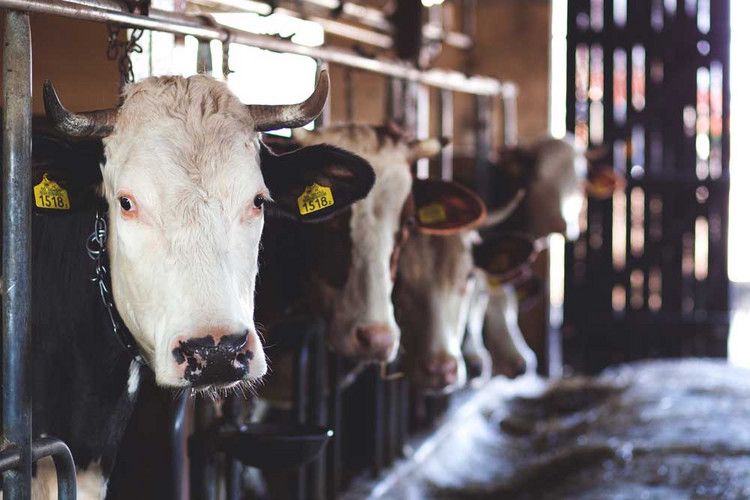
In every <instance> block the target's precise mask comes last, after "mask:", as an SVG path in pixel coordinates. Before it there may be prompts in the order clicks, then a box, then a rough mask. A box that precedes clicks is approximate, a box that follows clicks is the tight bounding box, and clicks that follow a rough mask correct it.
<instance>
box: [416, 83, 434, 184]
mask: <svg viewBox="0 0 750 500" xmlns="http://www.w3.org/2000/svg"><path fill="white" fill-rule="evenodd" d="M413 87H414V90H413V92H414V97H415V104H416V108H415V109H416V112H415V116H414V120H415V123H414V127H415V128H416V136H417V138H418V139H425V138H427V137H429V135H430V88H429V87H428V86H427V85H419V84H414V85H413ZM417 177H418V178H420V179H427V178H429V177H430V159H429V158H421V159H419V160H417Z"/></svg>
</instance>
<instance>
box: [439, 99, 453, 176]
mask: <svg viewBox="0 0 750 500" xmlns="http://www.w3.org/2000/svg"><path fill="white" fill-rule="evenodd" d="M440 135H442V136H443V137H449V138H450V139H451V140H453V92H451V91H450V90H445V89H443V90H441V91H440ZM440 178H441V179H443V180H444V181H449V180H452V179H453V144H448V145H447V146H445V147H444V148H443V150H442V151H441V152H440Z"/></svg>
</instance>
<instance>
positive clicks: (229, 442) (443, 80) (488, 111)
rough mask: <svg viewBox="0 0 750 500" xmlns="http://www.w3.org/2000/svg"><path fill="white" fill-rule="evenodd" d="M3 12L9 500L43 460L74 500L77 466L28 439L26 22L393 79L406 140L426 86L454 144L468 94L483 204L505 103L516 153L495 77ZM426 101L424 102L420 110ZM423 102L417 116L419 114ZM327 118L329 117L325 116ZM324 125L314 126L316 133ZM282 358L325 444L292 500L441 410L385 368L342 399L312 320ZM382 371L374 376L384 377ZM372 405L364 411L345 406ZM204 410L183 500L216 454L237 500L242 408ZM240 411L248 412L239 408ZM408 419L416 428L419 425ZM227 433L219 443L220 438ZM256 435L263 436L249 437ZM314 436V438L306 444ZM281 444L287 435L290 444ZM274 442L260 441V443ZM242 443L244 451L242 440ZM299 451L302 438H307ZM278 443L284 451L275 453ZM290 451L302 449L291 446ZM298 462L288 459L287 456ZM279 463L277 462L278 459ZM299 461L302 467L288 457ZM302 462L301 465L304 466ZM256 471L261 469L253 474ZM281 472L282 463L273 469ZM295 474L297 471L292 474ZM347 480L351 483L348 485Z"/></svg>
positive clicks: (211, 488) (67, 12) (182, 406)
mask: <svg viewBox="0 0 750 500" xmlns="http://www.w3.org/2000/svg"><path fill="white" fill-rule="evenodd" d="M0 8H2V9H4V10H5V11H6V17H5V23H6V29H5V51H4V59H3V88H4V98H5V105H4V109H3V144H4V148H3V199H2V208H3V256H4V259H3V380H4V387H3V433H4V436H5V438H6V440H7V443H6V446H5V448H4V450H3V451H2V452H0V470H2V471H4V475H3V487H4V494H5V497H6V498H9V499H17V498H24V499H27V498H30V494H31V493H30V492H31V464H32V462H34V461H37V460H39V459H41V458H43V457H46V456H50V457H52V458H53V459H54V462H55V466H56V468H57V473H58V488H59V490H58V491H59V497H60V498H65V499H67V498H70V499H73V498H75V497H76V481H75V467H74V464H73V460H72V456H71V453H70V451H69V450H68V448H67V446H66V445H65V444H64V443H63V442H62V441H59V440H56V439H54V438H51V437H45V438H42V439H39V440H35V441H34V442H33V443H32V440H31V436H32V434H31V392H30V340H31V339H30V333H31V332H30V327H31V313H32V312H31V310H30V304H31V265H32V263H31V259H30V255H31V251H30V250H31V203H30V201H31V200H30V199H29V196H30V193H31V191H32V189H31V188H32V182H31V104H32V99H31V97H32V96H31V33H30V27H29V13H38V14H47V15H54V16H62V17H68V18H73V19H79V20H85V21H93V22H100V23H108V24H111V25H116V26H122V27H127V28H133V29H146V30H153V31H162V32H168V33H173V34H179V35H192V36H195V37H196V38H198V39H199V40H201V41H203V42H205V41H206V40H220V41H221V42H222V43H224V44H229V43H239V44H244V45H249V46H253V47H257V48H261V49H266V50H271V51H275V52H286V53H294V54H299V55H305V56H309V57H313V58H315V59H317V60H319V61H321V62H327V63H331V64H336V65H341V66H344V67H347V68H352V69H356V70H361V71H366V72H371V73H376V74H380V75H384V76H387V77H390V83H389V114H390V116H391V117H392V118H393V119H394V121H395V122H397V123H398V124H399V125H401V126H402V127H403V128H404V129H405V130H406V131H407V132H410V133H413V134H417V133H425V127H429V125H428V122H427V121H426V119H425V117H426V116H428V115H426V114H424V113H428V110H427V109H426V107H425V106H424V103H425V102H426V103H427V105H428V106H429V93H428V92H429V90H428V89H429V87H434V88H437V89H439V91H440V94H439V99H440V100H439V102H440V108H441V109H440V129H441V132H442V133H443V134H444V135H448V136H451V135H452V133H453V116H452V109H453V92H462V93H467V94H473V95H474V96H475V99H476V103H475V105H476V127H475V161H476V164H475V170H474V176H475V181H476V188H477V190H478V192H479V193H480V195H482V196H483V197H484V198H485V200H486V201H488V202H489V203H490V204H491V202H492V200H489V199H488V198H489V196H490V193H489V191H488V187H489V184H488V183H487V182H486V181H487V174H488V167H489V157H490V148H491V145H492V131H493V128H492V123H491V122H492V120H493V102H494V99H497V98H498V97H502V106H503V120H504V124H503V137H504V142H505V144H507V145H514V144H515V142H516V137H517V124H516V105H515V97H516V88H515V86H514V85H513V84H510V83H505V84H503V83H500V82H499V81H497V80H494V79H491V78H484V77H478V76H472V77H467V76H466V75H463V74H461V73H458V72H455V71H445V70H437V69H431V70H418V69H416V68H415V67H413V66H411V65H408V64H406V63H403V62H397V61H385V60H376V59H373V58H367V57H364V56H361V55H359V54H357V53H355V52H353V51H347V50H342V49H336V48H328V47H307V46H301V45H297V44H295V43H292V42H291V41H288V40H285V39H280V38H275V37H272V36H267V35H258V34H255V33H250V32H247V31H242V30H239V29H235V28H229V27H226V26H219V25H217V24H215V23H213V22H212V21H211V20H210V19H208V18H206V17H203V16H201V17H198V16H190V15H185V14H179V13H174V12H167V11H159V10H157V9H151V11H150V13H149V15H148V16H144V15H138V14H134V13H131V12H129V11H128V10H127V9H126V8H124V6H123V5H122V4H121V3H120V2H117V1H114V0H76V1H72V0H71V1H64V0H45V1H42V0H0ZM446 40H448V43H450V44H454V45H456V44H457V45H459V46H460V45H461V44H462V43H463V42H462V40H464V38H462V36H461V34H458V33H454V34H452V36H450V37H448V38H447V39H446ZM425 96H426V97H427V98H426V99H425ZM420 102H421V103H422V104H421V105H419V104H418V103H420ZM324 116H325V113H324ZM319 124H321V123H319ZM440 165H441V168H440V173H439V176H440V177H441V178H443V179H451V178H452V174H453V173H452V156H451V150H450V149H449V148H448V149H446V150H445V151H443V153H442V157H441V160H440ZM426 166H427V165H425V163H422V164H421V165H419V166H418V169H417V176H418V177H421V178H425V177H428V176H429V175H430V172H429V169H428V168H425V167H426ZM288 329H289V332H290V334H289V335H287V338H288V341H289V345H288V349H289V350H290V351H292V352H294V353H295V363H294V365H295V366H294V380H295V391H294V395H295V398H294V400H295V403H294V411H293V415H294V420H295V422H294V423H295V424H297V425H303V426H307V427H305V428H307V429H309V428H310V426H314V427H316V428H317V429H321V430H322V431H321V432H322V435H317V436H312V437H315V438H317V439H319V440H320V439H322V444H323V445H325V442H326V441H328V439H329V438H330V437H331V433H330V432H329V431H328V429H329V428H330V429H333V430H334V432H336V433H340V434H334V437H333V439H332V440H331V441H332V442H331V443H329V445H328V448H327V450H326V453H325V455H324V456H323V457H322V458H321V459H319V460H317V461H316V462H313V463H312V464H311V465H309V466H306V467H304V466H302V467H300V468H299V469H298V471H297V473H296V474H295V477H294V486H293V488H292V490H293V494H292V497H293V498H305V497H310V498H324V497H328V498H335V497H336V496H337V495H338V493H339V492H340V491H341V488H342V483H343V480H344V479H345V478H344V477H342V472H343V469H342V467H343V461H344V460H347V461H348V460H352V456H351V454H350V453H349V454H347V452H346V450H344V449H343V445H344V444H345V443H344V440H343V439H342V436H343V437H350V438H352V439H353V437H354V435H355V434H359V437H360V438H362V437H365V436H370V437H371V439H369V440H368V441H369V442H367V443H364V446H365V449H366V454H365V456H363V457H359V459H360V462H361V463H358V464H357V467H355V468H354V469H351V468H350V469H347V471H346V472H347V473H348V474H349V475H350V476H351V474H352V470H354V471H357V472H359V473H361V472H362V471H366V470H368V469H369V470H371V471H372V473H373V474H375V475H377V474H379V473H380V471H382V470H383V469H384V468H385V467H387V466H388V465H390V464H391V463H393V461H394V460H395V459H396V458H398V457H400V456H402V454H403V449H404V444H405V442H406V439H407V435H408V434H409V432H410V430H411V429H413V428H415V427H421V428H425V427H429V426H430V425H432V423H434V421H435V418H436V415H437V414H438V413H439V412H440V411H441V410H443V409H444V408H445V407H446V406H447V399H446V398H438V399H425V398H417V399H416V406H417V407H418V408H419V411H418V412H417V413H418V415H417V416H416V417H415V412H414V411H413V406H414V405H412V404H410V402H411V398H410V392H409V387H408V383H407V381H406V380H405V379H403V378H400V377H398V376H389V375H388V374H387V373H385V367H379V366H377V367H370V368H367V369H366V370H365V373H363V374H361V376H360V377H358V379H357V381H356V382H354V383H353V385H351V387H354V385H356V384H362V385H364V386H365V387H366V390H364V391H354V390H347V389H346V388H345V387H342V386H341V385H340V384H339V383H338V381H339V379H340V378H341V373H342V371H343V369H344V360H343V359H342V358H341V357H340V356H338V355H335V354H332V353H327V352H326V349H325V343H324V335H325V326H324V325H323V324H322V323H321V322H320V321H318V320H315V319H314V318H305V319H304V321H302V322H298V323H290V324H289V325H288ZM326 369H327V370H328V380H329V387H328V395H326V394H325V390H324V387H323V386H324V379H325V377H324V370H326ZM381 370H382V371H381ZM362 394H370V395H372V397H371V398H370V401H369V402H368V403H367V404H363V401H361V398H360V400H357V398H356V397H354V399H353V401H348V400H347V399H351V398H352V395H355V396H356V395H362ZM187 400H188V397H187V396H184V397H181V398H178V399H177V400H176V401H175V402H174V404H173V411H172V420H171V422H172V424H171V429H170V431H169V432H170V436H171V438H170V439H171V443H172V445H171V446H172V453H171V464H170V468H171V471H172V475H171V478H172V479H171V481H170V483H171V488H170V489H171V491H170V497H171V498H175V499H181V498H184V497H185V492H184V488H183V481H182V477H183V475H182V471H183V468H184V460H183V458H184V457H185V450H184V439H183V438H184V432H185V427H184V423H185V411H186V408H187V407H188V405H187V404H186V403H187ZM209 410H210V408H208V405H205V404H201V403H200V402H198V403H197V405H196V413H195V415H194V419H193V421H194V423H195V428H196V432H195V433H194V435H193V436H192V437H191V440H190V454H189V457H190V471H191V474H190V485H191V488H190V489H191V495H190V496H191V498H196V499H199V498H214V494H215V492H216V484H217V481H219V477H218V476H217V474H218V470H217V469H216V467H213V466H212V464H211V463H210V461H211V460H212V458H213V457H214V456H215V455H216V453H218V452H223V453H224V454H225V457H229V458H225V459H224V466H223V473H224V479H225V485H226V493H227V498H230V499H233V498H241V491H240V473H241V466H240V462H239V460H243V459H244V460H245V461H246V462H249V463H253V460H252V459H250V458H248V457H247V456H246V455H247V453H246V450H245V451H243V450H242V449H241V448H242V446H241V445H242V444H243V443H247V440H248V439H250V440H252V436H253V433H248V432H247V430H248V428H249V426H252V425H254V424H248V423H247V422H245V421H243V419H242V415H243V414H244V413H243V408H242V402H241V401H238V400H237V398H236V397H230V398H228V400H227V401H226V402H225V403H224V408H223V410H224V411H223V421H222V422H219V423H217V422H215V421H214V420H213V417H212V415H210V413H211V412H210V411H209ZM245 411H246V408H245ZM345 415H346V416H347V417H348V419H347V422H349V423H351V422H353V421H358V423H359V424H360V427H359V429H360V430H364V431H365V432H359V433H356V432H348V433H347V432H346V431H345V430H344V427H343V424H344V416H345ZM415 419H416V420H415ZM415 422H416V423H415ZM217 424H218V425H223V426H224V428H223V431H224V434H223V437H222V438H221V439H218V441H213V438H215V437H216V436H217V435H216V434H215V430H216V429H217V428H218V427H217ZM227 426H228V428H229V429H230V432H228V433H227V432H226V429H227ZM256 436H262V434H256ZM302 437H304V436H302ZM307 437H310V436H307ZM287 438H288V436H287ZM284 439H285V438H283V437H282V438H280V439H279V440H277V442H276V443H272V442H271V441H269V440H268V439H267V438H262V437H260V438H259V440H258V441H256V443H258V444H262V443H266V444H269V443H270V444H277V445H278V444H279V443H280V442H282V441H284ZM243 440H244V441H243ZM303 441H304V439H303ZM283 446H284V445H283V443H281V448H280V449H283ZM295 451H296V452H302V454H303V455H304V451H305V450H303V449H302V450H301V449H300V448H299V447H297V448H295ZM291 455H295V453H291ZM275 458H277V459H278V460H280V461H282V462H283V460H284V459H285V458H286V457H285V456H279V457H275ZM294 459H295V460H297V461H299V460H300V457H299V456H298V457H296V458H294ZM303 462H304V460H303V461H302V462H301V463H303ZM256 465H257V464H256ZM276 465H278V464H276ZM295 465H298V464H295ZM346 479H351V477H348V478H346Z"/></svg>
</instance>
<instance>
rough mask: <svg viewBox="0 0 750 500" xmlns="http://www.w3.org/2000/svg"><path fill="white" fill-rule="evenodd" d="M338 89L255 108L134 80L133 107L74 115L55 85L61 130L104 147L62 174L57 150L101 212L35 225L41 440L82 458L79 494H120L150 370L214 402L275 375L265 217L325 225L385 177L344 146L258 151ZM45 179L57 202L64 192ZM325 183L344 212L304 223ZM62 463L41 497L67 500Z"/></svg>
mask: <svg viewBox="0 0 750 500" xmlns="http://www.w3.org/2000/svg"><path fill="white" fill-rule="evenodd" d="M327 95H328V77H327V74H326V73H325V72H323V73H321V76H320V80H319V82H318V86H317V88H316V90H315V92H314V93H313V95H312V96H311V97H310V98H308V99H307V100H306V101H304V102H302V103H300V104H293V105H283V106H256V105H252V106H245V105H243V104H242V103H241V102H240V101H239V99H237V97H235V96H234V95H233V94H232V93H231V92H230V91H229V89H228V88H227V86H226V84H224V83H222V82H219V81H216V80H214V79H212V78H210V77H208V76H193V77H190V78H182V77H177V76H175V77H160V78H148V79H146V80H143V81H141V82H138V83H134V84H131V85H129V86H127V87H126V89H125V91H124V94H123V104H122V106H121V107H120V108H119V109H114V110H101V111H91V112H85V113H72V112H70V111H68V110H66V109H65V108H64V107H63V105H62V104H61V102H60V100H59V99H58V96H57V94H56V92H55V90H54V88H53V87H52V85H51V84H50V83H49V82H47V83H46V84H45V94H44V98H45V107H46V109H47V116H48V117H49V119H50V121H51V123H52V125H53V127H54V128H55V129H56V130H57V131H59V132H61V133H62V134H65V135H67V136H69V137H72V138H75V139H77V140H79V141H80V140H84V139H92V140H93V139H103V144H104V155H103V158H101V165H99V164H98V163H97V160H98V158H96V159H94V160H93V161H88V162H83V161H82V162H77V161H76V162H74V163H73V164H68V165H56V164H55V163H56V162H57V163H61V161H60V158H61V156H60V155H62V157H64V155H66V154H69V153H68V152H69V151H75V150H76V147H77V146H76V145H75V144H68V145H67V146H66V147H65V148H59V149H60V150H61V151H62V153H60V151H57V152H56V154H53V155H52V156H51V163H52V164H55V165H54V166H55V167H60V168H59V169H57V172H58V173H60V175H63V174H62V172H67V173H68V174H69V178H68V180H69V184H65V183H64V186H68V188H69V189H71V192H70V195H71V196H70V199H71V201H73V202H75V201H76V198H75V196H74V194H75V193H76V192H77V191H75V189H77V188H75V187H71V186H73V185H74V184H75V183H77V182H79V181H81V179H89V180H90V181H91V182H92V183H93V184H94V185H92V186H89V187H90V188H91V189H90V192H93V193H97V194H96V195H94V196H95V197H97V200H96V202H95V205H96V206H77V207H73V208H74V210H70V211H63V212H62V213H60V214H58V215H56V216H55V217H49V218H47V217H38V218H35V220H34V242H35V245H34V255H33V259H34V267H33V271H34V276H33V280H34V281H33V282H34V290H35V294H34V297H33V300H34V303H33V308H34V311H35V315H34V321H33V325H32V328H33V332H34V338H35V339H36V343H37V346H38V348H37V349H34V353H33V354H34V363H33V365H34V377H33V379H34V380H35V384H34V398H33V400H34V415H33V418H34V431H35V433H37V435H38V434H41V433H43V434H49V435H52V436H55V437H59V438H62V439H63V440H64V441H65V442H66V443H67V444H68V446H69V447H70V448H71V450H72V452H73V456H74V459H75V460H76V465H77V467H78V468H79V479H80V481H79V485H80V489H79V498H103V496H104V494H105V492H106V482H107V478H108V476H109V474H110V472H111V470H112V467H113V464H114V459H115V457H116V455H117V448H118V446H119V442H120V439H121V437H122V434H123V431H124V430H125V426H126V425H127V422H128V420H129V418H130V415H131V412H132V410H133V406H134V403H135V397H136V394H137V392H138V386H139V383H140V375H141V372H142V370H145V369H153V370H154V372H155V375H156V381H157V383H159V384H160V385H163V386H169V387H175V388H193V389H196V390H201V391H211V392H216V391H226V390H228V389H229V388H232V387H238V386H239V387H243V386H247V385H249V384H251V383H253V382H254V381H257V380H258V379H259V378H260V377H261V376H262V375H264V374H265V372H266V357H265V354H264V350H263V346H262V345H261V342H260V339H259V337H258V334H257V333H256V329H255V322H254V308H255V279H256V275H257V272H258V261H257V257H258V248H259V242H260V238H261V232H262V231H263V226H264V220H265V218H266V216H265V214H266V212H267V211H271V212H274V211H279V212H283V213H285V214H287V216H289V217H294V218H297V219H300V220H303V221H315V220H319V219H322V218H325V217H327V216H330V215H332V214H333V213H334V212H336V211H337V210H339V209H345V208H346V207H347V206H348V205H350V204H351V203H352V202H354V201H356V200H358V199H361V198H363V197H364V196H365V195H366V194H367V193H368V191H369V189H370V187H371V186H372V183H373V180H374V179H373V177H374V174H373V171H372V168H371V167H370V166H369V165H368V164H367V162H365V161H364V160H362V159H361V158H359V157H357V156H354V155H351V154H348V153H344V152H342V151H340V150H338V149H335V148H331V147H326V146H318V147H316V148H304V149H301V150H299V151H297V152H295V153H293V154H290V155H284V156H275V155H272V154H271V153H270V152H269V151H268V150H267V149H266V148H265V146H264V145H263V144H262V143H261V142H260V140H259V132H260V131H264V130H271V129H277V128H282V127H298V126H301V125H303V124H305V123H307V122H309V121H311V120H312V119H314V118H315V117H316V116H317V115H318V114H319V113H320V111H321V110H322V108H323V105H324V104H325V101H326V98H327ZM44 179H45V180H44V181H43V182H42V183H41V184H40V189H45V190H47V191H46V192H47V193H48V194H47V195H46V196H50V194H49V193H50V192H54V193H56V194H55V196H61V195H60V189H61V188H60V187H59V185H58V187H57V188H54V189H53V188H50V185H51V184H50V182H51V179H47V177H46V172H45V178H44ZM92 179H93V181H92ZM58 180H60V181H61V182H62V180H63V179H60V178H59V177H58ZM312 182H316V183H318V184H323V185H325V186H328V187H329V188H330V189H331V190H332V192H333V195H334V196H336V199H337V206H336V207H329V208H326V209H325V210H322V211H318V212H315V213H314V214H310V215H303V214H300V211H299V209H298V203H297V199H298V198H299V197H300V196H301V195H302V194H303V192H304V191H305V189H306V187H308V186H309V185H310V184H311V183H312ZM45 183H46V184H45ZM50 189H52V191H50ZM35 196H36V193H35ZM41 196H42V198H43V197H44V196H45V195H44V193H42V194H41ZM95 221H96V227H97V231H95V232H94V233H93V234H92V233H91V228H92V227H94V223H95ZM90 234H91V236H90V237H89V240H88V247H89V249H90V250H91V251H92V252H93V253H92V255H93V256H94V257H96V256H97V255H98V256H99V257H97V258H96V259H95V261H92V260H91V259H90V258H89V256H88V255H87V253H86V243H87V240H86V237H87V236H89V235H90ZM105 268H107V269H108V272H107V273H104V272H103V269H105ZM92 276H98V277H99V283H92V282H91V277H92ZM109 277H111V284H110V282H109V281H110V280H109ZM100 289H105V290H111V294H112V295H111V297H110V296H108V294H107V293H104V294H102V295H101V296H100ZM102 299H104V300H102ZM110 301H113V303H111V302H110ZM131 341H132V342H131ZM128 345H129V348H126V346H128ZM48 469H49V467H46V466H45V465H44V464H40V465H39V467H38V468H37V479H36V480H35V496H34V498H45V497H46V496H47V495H51V496H53V495H54V490H55V488H54V485H51V486H50V485H47V484H45V481H46V480H47V479H50V480H52V481H54V474H45V471H48ZM82 470H83V471H85V474H82V473H81V471H82ZM48 486H49V487H48Z"/></svg>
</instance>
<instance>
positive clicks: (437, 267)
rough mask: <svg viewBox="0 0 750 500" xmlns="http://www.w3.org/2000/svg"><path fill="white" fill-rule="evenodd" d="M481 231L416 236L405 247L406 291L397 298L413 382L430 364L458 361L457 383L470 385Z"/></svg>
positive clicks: (401, 273)
mask: <svg viewBox="0 0 750 500" xmlns="http://www.w3.org/2000/svg"><path fill="white" fill-rule="evenodd" d="M476 240H477V235H476V232H474V231H464V232H462V233H459V234H454V235H448V236H436V235H427V234H423V233H419V232H416V233H415V234H413V235H412V236H411V237H410V238H409V239H408V240H407V242H406V244H405V245H404V249H403V251H402V254H401V259H400V261H399V279H400V280H401V282H400V283H401V286H400V288H399V290H398V293H397V295H396V297H395V300H396V301H397V304H398V306H399V311H400V320H401V322H402V325H403V326H402V328H403V332H404V333H403V334H404V344H405V346H406V359H407V360H408V365H409V366H408V367H407V368H408V370H409V372H410V377H411V379H412V380H413V381H414V382H415V383H416V384H417V385H419V383H420V377H422V373H421V370H422V366H423V365H424V363H426V362H429V360H430V359H434V358H439V357H446V356H449V357H452V358H453V359H455V360H456V362H457V364H458V373H457V375H458V377H457V381H456V382H455V383H454V384H453V385H451V386H450V387H446V388H445V389H446V390H451V389H455V388H457V387H461V386H463V385H464V384H465V383H466V367H465V365H464V362H463V356H462V354H461V341H462V339H463V337H464V332H465V331H466V327H467V323H468V319H469V308H470V303H471V297H472V295H473V290H474V286H475V283H474V279H473V278H472V277H471V275H472V272H473V269H474V263H473V260H472V257H471V247H472V245H473V243H474V242H475V241H476Z"/></svg>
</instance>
